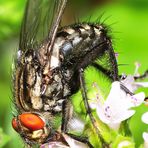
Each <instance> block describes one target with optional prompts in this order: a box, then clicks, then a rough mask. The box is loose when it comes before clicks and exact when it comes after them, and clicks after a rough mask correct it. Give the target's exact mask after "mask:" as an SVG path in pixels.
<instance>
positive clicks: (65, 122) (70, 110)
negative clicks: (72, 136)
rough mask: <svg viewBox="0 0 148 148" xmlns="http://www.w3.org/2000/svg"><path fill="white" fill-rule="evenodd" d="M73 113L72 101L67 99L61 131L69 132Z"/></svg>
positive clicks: (64, 103)
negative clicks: (68, 127) (69, 123)
mask: <svg viewBox="0 0 148 148" xmlns="http://www.w3.org/2000/svg"><path fill="white" fill-rule="evenodd" d="M72 114H73V107H72V105H71V102H70V101H69V99H65V101H64V102H63V107H62V125H61V131H62V132H64V133H67V130H68V129H67V126H68V122H69V120H70V119H71V118H72Z"/></svg>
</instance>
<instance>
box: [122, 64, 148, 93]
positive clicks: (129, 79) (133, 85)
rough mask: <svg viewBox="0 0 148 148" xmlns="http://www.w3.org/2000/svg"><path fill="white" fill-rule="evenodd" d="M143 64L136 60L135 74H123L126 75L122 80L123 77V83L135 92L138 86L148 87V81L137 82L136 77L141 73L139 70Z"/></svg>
mask: <svg viewBox="0 0 148 148" xmlns="http://www.w3.org/2000/svg"><path fill="white" fill-rule="evenodd" d="M140 66H141V64H140V63H139V62H135V72H134V74H133V75H127V76H126V75H125V74H123V76H122V77H126V78H125V79H123V80H122V78H121V83H123V84H124V86H126V87H127V88H128V89H129V90H130V91H131V92H135V91H136V90H137V89H138V88H140V87H148V82H136V81H135V77H139V76H140V74H139V72H138V70H139V67H140Z"/></svg>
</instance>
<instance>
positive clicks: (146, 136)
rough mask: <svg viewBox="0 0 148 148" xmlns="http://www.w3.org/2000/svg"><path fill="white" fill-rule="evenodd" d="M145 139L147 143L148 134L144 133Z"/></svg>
mask: <svg viewBox="0 0 148 148" xmlns="http://www.w3.org/2000/svg"><path fill="white" fill-rule="evenodd" d="M143 139H144V141H145V142H148V133H147V132H144V133H143Z"/></svg>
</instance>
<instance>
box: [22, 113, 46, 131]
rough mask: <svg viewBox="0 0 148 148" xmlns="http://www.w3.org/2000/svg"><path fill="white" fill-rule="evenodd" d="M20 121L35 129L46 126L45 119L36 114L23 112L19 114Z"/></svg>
mask: <svg viewBox="0 0 148 148" xmlns="http://www.w3.org/2000/svg"><path fill="white" fill-rule="evenodd" d="M19 119H20V122H21V123H22V124H23V126H25V127H26V128H28V129H30V130H32V131H35V130H39V129H42V128H43V127H44V124H45V123H44V121H43V120H42V119H41V118H40V117H38V116H37V115H35V114H31V113H23V114H21V115H20V116H19Z"/></svg>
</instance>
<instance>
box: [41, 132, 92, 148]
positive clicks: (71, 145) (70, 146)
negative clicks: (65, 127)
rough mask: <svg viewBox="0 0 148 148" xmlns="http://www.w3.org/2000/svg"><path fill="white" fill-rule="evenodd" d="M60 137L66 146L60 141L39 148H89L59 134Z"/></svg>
mask: <svg viewBox="0 0 148 148" xmlns="http://www.w3.org/2000/svg"><path fill="white" fill-rule="evenodd" d="M61 136H62V137H63V138H64V140H65V141H66V142H67V144H66V143H63V142H62V141H51V142H48V143H45V144H43V145H41V147H40V148H89V147H88V145H87V144H86V143H82V142H80V141H77V140H75V139H73V138H71V137H70V136H68V135H67V134H64V133H61Z"/></svg>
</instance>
